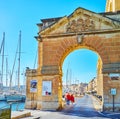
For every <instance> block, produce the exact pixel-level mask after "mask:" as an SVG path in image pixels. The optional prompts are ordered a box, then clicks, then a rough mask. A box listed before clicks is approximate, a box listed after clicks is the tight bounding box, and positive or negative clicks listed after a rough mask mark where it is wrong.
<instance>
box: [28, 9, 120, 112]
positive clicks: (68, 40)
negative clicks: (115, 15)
mask: <svg viewBox="0 0 120 119" xmlns="http://www.w3.org/2000/svg"><path fill="white" fill-rule="evenodd" d="M42 22H43V23H41V24H38V26H39V28H40V32H39V35H38V36H37V37H36V39H37V41H38V68H37V69H27V70H26V76H27V99H26V108H36V109H59V108H62V67H61V66H62V63H63V60H64V59H65V57H66V56H67V55H68V54H69V53H70V52H71V51H73V50H75V49H78V48H80V47H86V48H88V49H91V50H93V51H95V52H97V53H98V54H99V56H100V57H101V60H102V64H101V62H99V65H98V69H99V72H100V73H101V75H102V79H103V83H102V85H103V89H102V90H103V94H102V96H103V107H104V110H108V109H109V110H111V109H112V97H111V94H110V90H111V88H115V89H117V94H116V104H117V105H116V110H119V109H120V101H119V94H118V93H119V92H120V89H119V84H120V80H119V79H118V80H117V81H113V80H111V79H112V78H111V77H110V74H112V73H114V74H119V73H120V35H119V34H120V25H119V23H118V22H116V21H114V22H113V21H112V20H111V19H108V18H105V17H103V16H101V15H99V14H96V13H93V12H90V11H88V10H85V9H82V8H78V9H76V10H75V11H74V12H73V13H72V14H71V15H70V16H68V17H62V18H54V19H44V20H42ZM101 65H102V66H101ZM99 72H98V73H99ZM100 73H99V74H100ZM32 81H33V82H37V83H36V84H37V87H36V88H35V89H33V90H32V88H31V85H30V84H31V83H32ZM46 87H47V88H46ZM46 89H49V92H48V93H45V90H46ZM46 94H47V95H46Z"/></svg>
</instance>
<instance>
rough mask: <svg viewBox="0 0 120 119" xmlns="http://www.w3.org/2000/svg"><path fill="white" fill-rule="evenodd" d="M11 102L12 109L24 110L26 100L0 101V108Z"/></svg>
mask: <svg viewBox="0 0 120 119" xmlns="http://www.w3.org/2000/svg"><path fill="white" fill-rule="evenodd" d="M10 104H11V108H12V111H19V110H24V108H25V102H9V103H8V102H6V101H0V109H1V108H4V107H6V106H8V105H10Z"/></svg>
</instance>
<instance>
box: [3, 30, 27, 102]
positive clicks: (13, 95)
mask: <svg viewBox="0 0 120 119" xmlns="http://www.w3.org/2000/svg"><path fill="white" fill-rule="evenodd" d="M17 54H18V87H17V89H18V90H12V78H13V72H14V68H15V64H16V58H17ZM20 59H21V31H20V34H19V40H18V47H17V50H16V53H15V59H14V63H13V67H12V71H11V73H10V92H9V93H8V94H6V95H5V97H6V100H7V102H18V101H25V99H26V95H25V94H22V93H21V92H20V61H21V60H20Z"/></svg>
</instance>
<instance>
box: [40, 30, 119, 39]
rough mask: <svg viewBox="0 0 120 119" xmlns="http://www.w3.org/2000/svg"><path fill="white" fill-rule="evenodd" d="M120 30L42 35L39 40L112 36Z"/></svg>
mask: <svg viewBox="0 0 120 119" xmlns="http://www.w3.org/2000/svg"><path fill="white" fill-rule="evenodd" d="M119 32H120V29H105V30H95V31H85V32H80V33H59V34H49V35H41V36H38V38H39V37H40V38H54V37H69V36H76V35H82V34H84V35H96V34H110V33H111V34H112V33H119Z"/></svg>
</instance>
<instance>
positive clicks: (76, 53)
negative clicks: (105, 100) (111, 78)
mask: <svg viewBox="0 0 120 119" xmlns="http://www.w3.org/2000/svg"><path fill="white" fill-rule="evenodd" d="M90 49H91V48H89V49H88V48H87V47H83V46H82V47H79V48H77V49H76V48H75V49H74V50H73V51H71V52H70V53H69V54H68V55H66V57H65V59H64V61H63V63H61V64H62V94H63V96H64V95H65V94H66V92H70V93H71V94H74V95H75V96H83V95H84V94H85V93H90V94H94V95H95V96H102V90H101V88H100V87H102V85H101V83H100V81H101V82H102V79H100V78H99V77H98V76H99V75H100V74H102V72H100V71H101V69H102V60H101V58H100V56H99V55H98V54H97V53H96V52H95V51H93V50H90ZM100 62H101V65H100ZM100 66H101V67H100ZM98 69H99V70H98ZM98 79H99V80H98ZM98 82H99V85H98V86H97V83H98ZM88 83H89V85H88ZM100 90H101V94H100Z"/></svg>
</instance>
